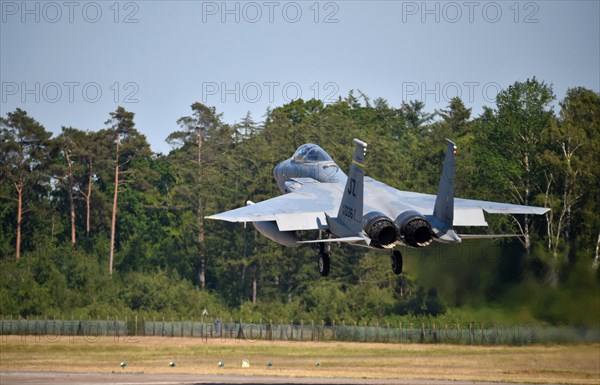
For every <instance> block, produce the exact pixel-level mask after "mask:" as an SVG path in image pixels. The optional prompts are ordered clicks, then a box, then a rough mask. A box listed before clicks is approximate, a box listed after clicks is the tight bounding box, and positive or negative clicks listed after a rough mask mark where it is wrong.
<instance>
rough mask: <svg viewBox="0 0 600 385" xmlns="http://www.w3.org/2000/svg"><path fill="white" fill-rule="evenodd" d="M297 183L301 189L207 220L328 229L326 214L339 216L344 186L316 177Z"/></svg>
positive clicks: (292, 229) (300, 180) (282, 227)
mask: <svg viewBox="0 0 600 385" xmlns="http://www.w3.org/2000/svg"><path fill="white" fill-rule="evenodd" d="M293 181H294V182H296V183H297V184H298V185H299V186H298V187H297V188H295V189H294V191H292V192H290V193H288V194H284V195H281V196H278V197H275V198H271V199H268V200H266V201H262V202H259V203H255V204H250V205H248V206H245V207H240V208H237V209H234V210H230V211H226V212H223V213H220V214H216V215H211V216H209V217H207V218H208V219H218V220H223V221H228V222H265V221H275V222H277V227H278V228H279V230H280V231H295V230H317V229H321V230H323V229H326V228H327V220H326V218H325V214H326V213H327V214H328V215H333V214H334V213H337V210H338V208H339V205H340V201H341V196H342V192H341V190H340V188H341V187H339V186H337V185H336V184H333V183H321V182H318V181H316V180H314V179H312V178H297V179H293Z"/></svg>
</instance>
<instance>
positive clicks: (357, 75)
mask: <svg viewBox="0 0 600 385" xmlns="http://www.w3.org/2000/svg"><path fill="white" fill-rule="evenodd" d="M0 17H1V20H0V44H1V45H0V80H1V85H2V88H1V98H2V100H1V104H0V113H1V115H3V116H4V115H5V114H6V113H7V112H9V111H12V110H14V109H15V108H16V107H20V108H22V109H25V110H26V111H28V112H29V114H30V115H32V116H33V117H35V118H36V119H37V120H38V121H40V122H41V123H42V124H44V125H45V127H46V128H47V129H49V130H52V131H53V132H60V127H61V126H63V125H70V126H73V127H77V128H80V129H89V130H96V129H99V128H102V127H104V122H105V121H106V119H107V118H108V117H109V112H111V111H114V110H115V109H116V107H117V106H118V105H122V106H124V107H125V108H126V109H128V110H130V111H133V112H135V113H136V125H137V127H138V129H139V130H140V131H141V132H143V133H144V134H146V135H147V137H148V140H149V141H150V143H151V145H152V147H153V149H154V150H155V151H161V152H167V151H168V150H169V147H168V145H167V144H166V143H165V142H164V139H165V137H166V136H167V135H168V134H169V133H171V132H172V131H174V130H176V129H177V124H176V120H177V119H178V118H179V117H181V116H185V115H189V113H190V105H191V104H192V103H193V102H194V101H201V102H203V103H205V104H207V105H213V106H216V107H217V110H218V111H219V112H223V113H224V121H225V122H228V123H234V122H236V121H239V120H240V119H241V118H242V117H243V116H245V114H246V112H248V111H250V112H251V113H252V115H253V117H254V119H255V120H257V121H260V120H262V119H263V115H264V113H265V110H266V108H267V107H268V106H272V107H275V106H279V105H282V104H285V103H286V102H287V101H289V100H291V99H295V98H298V97H302V98H303V99H310V98H312V97H318V98H320V99H322V100H324V101H325V102H328V101H332V100H335V99H337V98H338V97H340V96H341V97H344V96H346V95H347V94H348V92H349V90H351V89H354V90H361V91H362V92H364V93H365V94H367V95H368V96H369V97H371V98H372V99H374V98H376V97H382V98H385V99H387V100H388V102H389V103H390V104H391V105H392V106H399V105H400V104H401V102H402V100H413V99H419V100H422V101H424V102H425V104H426V107H427V110H429V111H433V110H434V109H436V108H443V107H445V106H446V105H447V104H448V100H449V99H450V98H452V97H453V96H455V95H457V94H458V95H459V96H461V97H462V99H463V100H464V101H465V103H466V104H467V106H468V107H472V108H473V111H474V112H475V113H479V112H480V111H481V108H482V106H483V105H490V104H492V103H493V100H494V98H495V96H496V94H497V93H498V91H499V90H500V88H505V87H507V86H508V85H510V84H512V83H514V82H515V81H517V80H519V81H523V80H525V79H527V78H528V77H533V76H536V77H537V78H538V79H539V80H544V81H546V82H548V83H551V84H552V85H553V86H554V91H555V93H556V95H557V97H558V99H562V98H563V97H564V95H565V91H566V90H567V88H569V87H574V86H584V87H587V88H591V89H594V90H596V91H600V2H599V1H593V0H592V1H518V2H517V1H496V2H490V1H457V2H447V1H443V2H441V1H431V2H422V1H416V2H413V1H319V2H317V1H256V2H248V1H227V2H223V1H216V2H213V1H119V2H116V1H95V2H94V1H68V0H65V1H62V0H61V1H56V2H52V1H6V0H0Z"/></svg>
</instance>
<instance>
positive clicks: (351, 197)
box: [329, 139, 367, 237]
mask: <svg viewBox="0 0 600 385" xmlns="http://www.w3.org/2000/svg"><path fill="white" fill-rule="evenodd" d="M354 143H355V144H356V149H355V150H354V156H353V157H352V164H351V165H350V172H349V173H348V180H347V181H346V187H345V188H344V196H343V197H342V203H341V205H340V209H339V211H338V215H337V217H336V218H335V219H333V218H329V222H330V223H329V227H330V230H331V231H332V233H334V234H335V235H336V236H337V237H349V236H356V235H357V234H360V233H361V232H362V219H363V196H364V177H365V154H366V152H367V144H366V143H365V142H363V141H361V140H358V139H354Z"/></svg>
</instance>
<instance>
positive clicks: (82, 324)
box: [0, 317, 600, 345]
mask: <svg viewBox="0 0 600 385" xmlns="http://www.w3.org/2000/svg"><path fill="white" fill-rule="evenodd" d="M0 335H1V336H2V339H3V340H4V336H7V335H20V336H22V338H23V339H25V338H27V337H28V336H34V338H35V339H36V340H40V341H41V340H46V341H57V340H58V339H60V338H61V337H74V336H83V337H84V338H86V340H89V341H90V342H94V341H97V340H99V339H100V338H101V337H107V336H111V337H114V338H115V339H120V338H130V337H135V336H154V337H194V338H198V339H200V340H203V341H208V340H220V341H226V340H245V341H250V342H252V341H298V342H302V341H312V342H319V341H346V342H381V343H386V342H387V343H445V344H468V345H527V344H555V343H572V344H577V343H599V342H600V329H598V328H595V329H585V328H576V327H549V326H541V325H538V324H534V323H528V324H516V325H513V326H509V327H501V326H499V325H497V324H495V323H492V322H488V323H477V322H470V323H465V324H461V323H454V324H436V323H432V324H425V323H421V324H414V323H398V324H396V325H391V324H389V323H384V324H380V323H376V325H367V324H362V325H359V324H357V323H351V324H347V323H345V322H341V323H337V324H336V323H334V322H332V323H330V324H325V322H320V323H315V322H314V321H311V322H307V323H305V322H303V321H301V322H300V323H294V322H287V323H286V322H282V321H279V322H273V321H268V322H263V321H259V322H258V323H254V322H248V323H245V322H243V321H242V320H240V321H233V320H230V321H229V322H223V321H221V319H216V320H214V321H213V320H211V321H210V322H206V321H204V320H201V321H194V320H183V319H180V320H175V319H173V318H172V319H170V320H166V319H164V318H162V319H159V320H156V319H138V317H134V318H133V319H128V318H127V317H124V318H119V317H106V318H105V319H100V318H99V317H98V318H96V319H91V318H88V319H87V320H75V319H70V320H68V319H64V317H61V318H59V319H57V318H55V317H52V318H49V317H43V318H41V317H36V318H35V319H31V318H26V319H25V318H18V319H13V318H12V317H1V319H0Z"/></svg>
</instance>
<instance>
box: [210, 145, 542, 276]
mask: <svg viewBox="0 0 600 385" xmlns="http://www.w3.org/2000/svg"><path fill="white" fill-rule="evenodd" d="M446 141H447V150H446V155H445V159H444V164H443V167H442V173H441V177H440V182H439V186H438V190H437V195H430V194H422V193H416V192H409V191H400V190H397V189H395V188H393V187H391V186H388V185H386V184H385V183H382V182H379V181H377V180H375V179H372V178H369V177H366V176H365V155H366V152H367V143H365V142H363V141H361V140H358V139H354V144H355V146H356V147H355V150H354V156H353V159H352V163H351V165H350V172H349V174H348V175H347V176H346V174H344V172H343V171H342V170H341V169H340V167H338V165H337V164H336V163H335V162H334V161H333V159H332V158H331V157H330V156H329V154H327V152H325V151H324V150H323V149H322V148H321V147H319V146H318V145H316V144H304V145H302V146H300V147H299V148H298V149H297V150H296V152H295V153H294V155H293V156H292V157H291V158H290V159H287V160H285V161H283V162H281V163H279V164H278V165H277V166H275V168H274V170H273V176H274V177H275V180H276V181H277V184H278V186H279V188H280V190H281V192H282V193H283V195H281V196H278V197H275V198H272V199H268V200H266V201H262V202H259V203H256V204H255V203H253V202H251V201H248V202H247V206H245V207H241V208H237V209H234V210H231V211H226V212H223V213H220V214H216V215H212V216H210V217H208V218H209V219H219V220H224V221H229V222H252V223H253V225H254V227H255V228H256V229H257V230H258V231H259V232H260V233H261V234H263V235H264V236H266V237H267V238H269V239H271V240H273V241H275V242H277V243H279V244H282V245H284V246H288V247H296V246H300V245H302V244H314V245H315V249H316V251H317V255H318V261H319V273H320V274H321V275H322V276H327V274H328V273H329V266H330V260H331V256H330V250H331V248H330V245H331V243H332V242H333V243H338V244H339V243H348V244H351V245H354V246H362V247H367V248H372V249H389V250H391V262H392V270H393V272H394V273H395V274H400V273H401V272H402V254H401V253H400V251H399V250H397V249H396V247H397V246H405V247H412V248H421V247H426V246H428V245H430V244H431V243H432V242H433V241H437V242H442V243H460V242H461V241H462V240H463V239H467V238H493V237H502V236H510V235H489V234H482V235H473V234H468V235H467V234H464V235H459V234H458V233H457V232H456V230H455V228H456V227H461V226H487V222H486V220H485V217H484V212H486V213H489V214H532V215H542V214H544V213H546V212H547V211H548V210H549V209H547V208H544V207H534V206H523V205H514V204H509V203H497V202H487V201H480V200H471V199H461V198H455V197H454V160H455V156H456V150H457V148H456V145H455V144H454V143H453V142H452V141H451V140H449V139H446ZM310 230H319V232H318V233H319V236H318V238H317V239H308V240H305V239H304V238H303V237H302V235H303V234H302V232H305V231H310ZM313 233H315V234H316V232H313ZM313 237H316V235H314V236H313Z"/></svg>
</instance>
